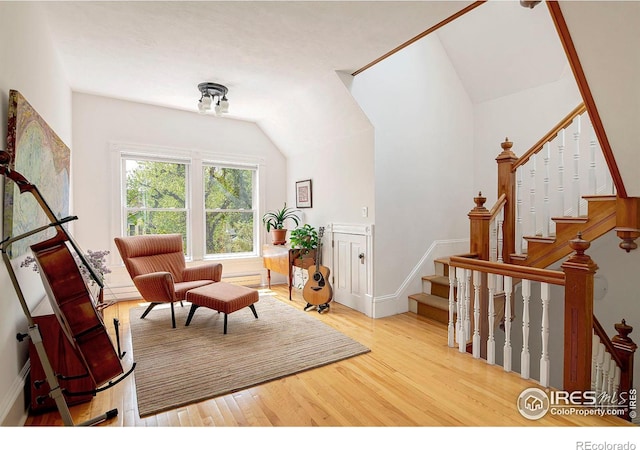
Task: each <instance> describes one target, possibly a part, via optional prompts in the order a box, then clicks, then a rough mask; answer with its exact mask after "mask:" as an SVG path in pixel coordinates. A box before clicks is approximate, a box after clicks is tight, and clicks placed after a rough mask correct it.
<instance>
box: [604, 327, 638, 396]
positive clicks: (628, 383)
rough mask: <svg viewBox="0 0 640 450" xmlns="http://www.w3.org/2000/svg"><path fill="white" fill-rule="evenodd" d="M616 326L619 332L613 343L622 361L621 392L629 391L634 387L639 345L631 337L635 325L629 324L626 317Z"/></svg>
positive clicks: (612, 340)
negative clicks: (635, 361)
mask: <svg viewBox="0 0 640 450" xmlns="http://www.w3.org/2000/svg"><path fill="white" fill-rule="evenodd" d="M615 328H616V331H617V332H618V334H617V335H616V336H614V337H613V338H612V339H611V343H612V344H613V347H614V348H615V350H616V354H617V355H618V358H620V361H621V362H622V367H621V368H620V388H619V392H626V393H628V392H629V391H630V390H631V389H632V388H633V359H634V354H635V352H636V349H637V348H638V346H637V345H636V343H635V342H633V340H632V339H631V338H630V337H629V335H630V334H631V332H632V331H633V327H631V326H629V325H627V322H625V320H624V319H622V322H620V323H617V324H615Z"/></svg>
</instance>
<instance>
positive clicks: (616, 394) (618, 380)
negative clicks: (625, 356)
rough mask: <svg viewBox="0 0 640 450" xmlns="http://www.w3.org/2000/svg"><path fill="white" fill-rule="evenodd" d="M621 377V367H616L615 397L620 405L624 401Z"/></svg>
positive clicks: (614, 378) (614, 380) (614, 379)
mask: <svg viewBox="0 0 640 450" xmlns="http://www.w3.org/2000/svg"><path fill="white" fill-rule="evenodd" d="M621 375H622V374H621V372H620V367H618V366H617V365H616V369H615V375H614V377H613V395H614V396H615V398H616V400H617V401H618V403H620V402H621V401H622V399H621V398H620V376H621Z"/></svg>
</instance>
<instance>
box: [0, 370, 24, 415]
mask: <svg viewBox="0 0 640 450" xmlns="http://www.w3.org/2000/svg"><path fill="white" fill-rule="evenodd" d="M30 369H31V362H30V361H29V360H27V362H26V364H25V365H24V367H22V370H20V373H19V374H18V376H17V377H16V378H15V379H14V380H13V383H11V387H10V388H9V390H8V392H7V395H5V397H4V399H3V400H2V404H1V406H0V426H3V427H21V426H23V425H24V424H25V422H26V421H27V417H28V415H29V411H28V409H27V406H26V399H25V386H26V385H27V378H28V376H29V370H30Z"/></svg>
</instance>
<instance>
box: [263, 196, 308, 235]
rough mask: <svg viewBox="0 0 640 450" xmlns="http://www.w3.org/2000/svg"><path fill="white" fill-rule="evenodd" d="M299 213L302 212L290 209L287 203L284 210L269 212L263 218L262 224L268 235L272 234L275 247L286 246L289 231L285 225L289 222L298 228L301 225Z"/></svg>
mask: <svg viewBox="0 0 640 450" xmlns="http://www.w3.org/2000/svg"><path fill="white" fill-rule="evenodd" d="M299 212H300V210H297V209H293V208H288V207H287V204H286V203H285V204H284V206H283V207H282V209H278V210H275V211H269V212H267V213H266V214H265V215H264V216H262V223H263V224H264V226H265V227H266V229H267V233H268V232H271V233H272V234H271V237H272V239H273V243H274V244H275V245H284V244H285V242H286V236H287V229H286V228H285V227H284V224H285V222H286V221H287V220H291V221H292V222H293V223H295V224H296V226H298V225H299V224H300V217H299V216H298V213H299Z"/></svg>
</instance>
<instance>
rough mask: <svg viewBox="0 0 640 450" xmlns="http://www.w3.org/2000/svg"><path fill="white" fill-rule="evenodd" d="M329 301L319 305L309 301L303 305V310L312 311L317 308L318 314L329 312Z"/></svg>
mask: <svg viewBox="0 0 640 450" xmlns="http://www.w3.org/2000/svg"><path fill="white" fill-rule="evenodd" d="M330 308H331V307H330V306H329V303H322V304H321V305H313V304H311V303H307V306H305V307H304V310H305V311H314V310H317V311H318V314H324V313H327V312H329V309H330Z"/></svg>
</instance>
